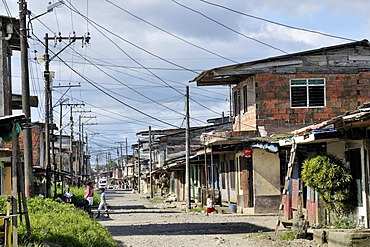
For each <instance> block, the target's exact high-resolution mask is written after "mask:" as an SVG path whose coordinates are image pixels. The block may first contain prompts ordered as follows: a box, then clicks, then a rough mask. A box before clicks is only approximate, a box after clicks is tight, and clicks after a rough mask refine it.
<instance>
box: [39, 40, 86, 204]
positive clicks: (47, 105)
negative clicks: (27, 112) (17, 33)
mask: <svg viewBox="0 0 370 247" xmlns="http://www.w3.org/2000/svg"><path fill="white" fill-rule="evenodd" d="M49 40H57V41H59V42H62V41H63V40H68V41H69V43H68V44H67V45H66V46H65V47H64V48H62V49H61V50H60V51H59V52H57V53H56V54H54V56H52V57H51V58H50V57H49ZM76 40H82V41H83V43H84V42H85V43H88V42H89V41H90V37H89V36H87V37H85V36H82V37H76V36H73V37H62V36H61V35H60V34H59V36H58V37H50V38H49V34H48V33H45V54H44V61H45V71H44V79H45V164H46V197H50V195H51V193H50V185H51V164H50V127H51V126H50V125H53V123H52V122H53V120H52V119H51V114H52V113H51V112H52V110H53V107H52V96H51V87H50V82H51V80H50V70H49V64H50V62H51V61H52V60H53V59H54V58H55V57H57V56H58V55H59V54H60V53H61V52H62V51H64V50H65V49H66V48H67V47H69V46H70V45H72V44H73V43H75V41H76Z"/></svg>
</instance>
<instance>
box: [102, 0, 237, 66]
mask: <svg viewBox="0 0 370 247" xmlns="http://www.w3.org/2000/svg"><path fill="white" fill-rule="evenodd" d="M106 1H107V2H108V3H110V4H112V5H113V6H115V7H116V8H119V9H120V10H122V11H124V12H126V13H127V14H129V15H131V16H133V17H135V18H137V19H139V20H141V21H143V22H145V23H146V24H148V25H150V26H152V27H154V28H156V29H158V30H161V31H162V32H164V33H166V34H168V35H170V36H172V37H174V38H176V39H179V40H181V41H183V42H185V43H186V44H189V45H191V46H194V47H196V48H198V49H201V50H203V51H205V52H208V53H210V54H212V55H215V56H217V57H219V58H222V59H225V60H227V61H230V62H233V63H238V62H237V61H234V60H232V59H229V58H227V57H224V56H221V55H219V54H217V53H215V52H212V51H210V50H207V49H206V48H203V47H201V46H198V45H196V44H193V43H191V42H189V41H187V40H185V39H183V38H181V37H179V36H177V35H175V34H173V33H171V32H169V31H167V30H165V29H163V28H161V27H158V26H156V25H154V24H153V23H151V22H149V21H146V20H144V19H143V18H141V17H139V16H137V15H134V14H132V13H131V12H129V11H128V10H126V9H124V8H122V7H120V6H118V5H117V4H115V3H112V2H111V1H109V0H106Z"/></svg>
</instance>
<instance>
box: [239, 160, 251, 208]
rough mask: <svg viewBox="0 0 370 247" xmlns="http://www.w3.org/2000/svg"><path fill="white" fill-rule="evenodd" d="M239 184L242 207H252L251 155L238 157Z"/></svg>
mask: <svg viewBox="0 0 370 247" xmlns="http://www.w3.org/2000/svg"><path fill="white" fill-rule="evenodd" d="M240 185H241V189H242V191H243V204H244V205H243V207H245V208H247V207H253V206H254V203H253V202H254V200H253V197H254V195H253V164H252V158H251V157H250V158H246V157H240Z"/></svg>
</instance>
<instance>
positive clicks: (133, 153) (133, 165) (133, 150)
mask: <svg viewBox="0 0 370 247" xmlns="http://www.w3.org/2000/svg"><path fill="white" fill-rule="evenodd" d="M132 177H133V183H132V189H135V148H134V146H132Z"/></svg>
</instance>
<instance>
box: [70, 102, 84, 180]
mask: <svg viewBox="0 0 370 247" xmlns="http://www.w3.org/2000/svg"><path fill="white" fill-rule="evenodd" d="M66 105H67V106H70V113H71V115H70V118H69V121H70V125H71V134H70V140H69V149H70V151H71V153H70V155H69V172H70V174H71V180H72V179H73V173H74V172H73V125H74V122H73V110H72V109H73V107H77V106H85V104H83V103H82V104H66Z"/></svg>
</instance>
